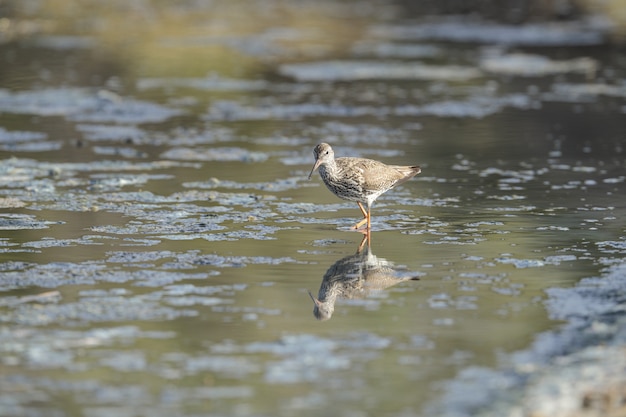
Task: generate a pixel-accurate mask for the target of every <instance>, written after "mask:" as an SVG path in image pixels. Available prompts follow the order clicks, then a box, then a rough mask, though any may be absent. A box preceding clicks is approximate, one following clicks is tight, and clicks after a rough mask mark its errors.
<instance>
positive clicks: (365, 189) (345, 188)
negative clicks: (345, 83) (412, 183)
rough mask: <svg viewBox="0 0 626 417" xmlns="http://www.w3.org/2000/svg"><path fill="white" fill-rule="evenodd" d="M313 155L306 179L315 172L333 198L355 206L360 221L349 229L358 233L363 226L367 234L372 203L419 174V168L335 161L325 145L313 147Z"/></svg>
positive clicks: (368, 161)
mask: <svg viewBox="0 0 626 417" xmlns="http://www.w3.org/2000/svg"><path fill="white" fill-rule="evenodd" d="M313 153H314V155H315V165H313V169H312V170H311V173H310V174H309V179H311V175H313V172H315V170H316V169H318V168H319V171H320V176H321V177H322V180H323V181H324V184H326V187H327V188H328V189H329V190H330V191H331V192H332V193H333V194H335V195H336V196H337V197H339V198H342V199H344V200H348V201H355V202H356V203H357V204H358V205H359V209H361V213H363V220H361V221H360V222H358V223H357V224H355V225H354V226H353V229H359V228H361V227H362V226H363V225H364V224H366V225H367V227H366V229H365V230H366V231H368V232H369V230H370V228H371V216H370V210H371V208H372V204H373V203H374V201H375V200H376V199H377V198H378V197H379V196H380V195H381V194H383V193H384V192H386V191H388V190H390V189H392V188H393V187H395V186H396V185H400V184H402V183H403V182H405V181H408V180H410V179H411V178H413V177H414V176H416V175H417V174H419V173H420V172H421V171H422V170H421V168H420V167H419V166H401V165H386V164H383V163H382V162H379V161H375V160H373V159H366V158H353V157H343V158H335V153H334V152H333V148H331V147H330V145H329V144H327V143H320V144H319V145H317V146H316V147H315V149H314V150H313ZM364 204H365V207H363V205H364Z"/></svg>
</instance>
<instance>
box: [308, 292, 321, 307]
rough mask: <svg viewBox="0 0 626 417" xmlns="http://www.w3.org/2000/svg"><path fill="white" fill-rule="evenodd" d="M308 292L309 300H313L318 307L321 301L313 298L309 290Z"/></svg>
mask: <svg viewBox="0 0 626 417" xmlns="http://www.w3.org/2000/svg"><path fill="white" fill-rule="evenodd" d="M308 293H309V297H311V300H313V302H314V303H315V305H316V306H318V307H319V306H320V305H322V302H321V301H320V300H318V299H317V298H315V297H314V296H313V294H311V291H308Z"/></svg>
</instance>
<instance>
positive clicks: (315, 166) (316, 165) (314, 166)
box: [308, 159, 321, 294]
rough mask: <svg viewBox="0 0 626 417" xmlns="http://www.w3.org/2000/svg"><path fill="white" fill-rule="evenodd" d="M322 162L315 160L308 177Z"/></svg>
mask: <svg viewBox="0 0 626 417" xmlns="http://www.w3.org/2000/svg"><path fill="white" fill-rule="evenodd" d="M320 163H321V162H320V160H319V159H316V160H315V164H314V165H313V169H312V170H311V172H310V173H309V178H308V179H311V175H313V173H314V172H315V170H316V169H317V168H318V167H319V166H320ZM309 294H310V293H309Z"/></svg>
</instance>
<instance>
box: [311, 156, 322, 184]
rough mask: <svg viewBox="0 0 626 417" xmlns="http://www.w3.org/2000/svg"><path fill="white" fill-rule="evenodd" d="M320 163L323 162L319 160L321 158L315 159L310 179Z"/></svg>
mask: <svg viewBox="0 0 626 417" xmlns="http://www.w3.org/2000/svg"><path fill="white" fill-rule="evenodd" d="M320 163H321V162H320V160H319V159H316V160H315V164H314V165H313V169H312V170H311V172H310V173H309V178H308V179H311V175H313V173H314V172H315V170H316V169H317V168H318V167H319V166H320Z"/></svg>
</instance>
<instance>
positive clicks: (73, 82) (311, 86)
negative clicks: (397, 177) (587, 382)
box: [0, 2, 626, 416]
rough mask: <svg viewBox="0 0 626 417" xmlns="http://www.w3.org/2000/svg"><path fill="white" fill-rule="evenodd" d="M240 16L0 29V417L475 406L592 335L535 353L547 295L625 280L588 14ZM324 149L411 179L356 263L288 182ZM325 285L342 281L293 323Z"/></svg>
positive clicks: (614, 137) (330, 210)
mask: <svg viewBox="0 0 626 417" xmlns="http://www.w3.org/2000/svg"><path fill="white" fill-rule="evenodd" d="M363 4H368V3H363ZM262 5H267V6H271V7H270V8H269V9H268V8H266V7H260V5H257V6H255V7H256V8H255V9H254V11H255V12H256V14H255V13H244V14H242V13H241V9H239V8H237V7H235V6H233V5H232V4H231V3H228V4H224V5H222V4H217V5H214V6H213V8H211V7H208V6H207V7H200V6H197V7H195V8H194V7H192V6H189V5H187V6H181V7H180V8H175V7H173V6H168V7H166V8H164V9H163V10H161V9H158V8H156V7H153V6H151V5H145V7H146V8H145V9H142V8H140V7H139V8H136V9H134V8H130V9H128V10H125V11H124V10H122V11H120V10H113V9H107V8H106V7H104V9H103V10H102V13H101V14H89V15H82V14H80V13H79V12H78V11H77V12H76V13H77V14H75V15H72V14H70V15H65V14H64V12H62V11H59V10H56V11H54V12H52V11H49V10H47V9H46V7H45V5H41V4H37V5H36V6H34V9H35V11H36V12H37V13H41V14H45V13H53V14H52V15H51V16H52V17H51V22H53V23H54V24H51V25H45V24H44V23H45V22H44V23H42V22H40V21H37V20H36V19H34V20H31V18H30V17H29V16H28V15H16V16H15V17H12V18H11V19H12V20H11V22H12V23H13V24H16V25H17V24H19V23H20V22H21V24H23V25H26V23H29V22H30V24H32V25H34V26H32V27H33V28H34V29H33V32H32V33H29V34H26V35H24V34H21V35H20V36H17V35H16V37H15V38H14V39H10V40H7V41H6V42H4V43H3V44H2V45H0V51H1V52H0V56H2V60H3V65H2V67H3V70H2V72H1V73H0V77H1V79H2V83H3V88H2V90H0V159H1V160H0V206H2V208H3V209H2V212H1V213H0V229H1V230H2V234H1V235H0V237H1V238H0V291H1V295H2V296H1V298H0V338H1V339H2V343H1V344H0V351H1V353H2V354H1V355H0V358H1V359H0V369H1V373H2V375H3V376H2V378H0V384H1V388H2V389H1V390H0V392H1V394H0V414H2V415H12V416H36V415H46V416H50V415H59V416H74V415H76V416H78V415H88V416H105V415H116V416H138V415H152V416H159V415H164V416H165V415H168V416H170V415H181V416H183V415H184V416H196V415H255V416H259V415H267V416H283V415H284V416H292V415H294V414H296V413H297V414H298V415H303V416H306V415H310V416H318V415H320V416H321V415H329V414H332V415H341V416H344V415H345V416H354V415H364V414H376V415H381V416H407V415H436V414H438V415H475V413H476V412H477V410H483V412H485V413H489V412H490V410H491V408H490V407H492V406H493V404H496V403H497V404H499V403H501V402H506V401H505V400H508V396H510V392H509V394H507V390H508V389H510V387H511V386H518V385H519V386H523V385H524V384H525V383H526V381H527V380H528V379H529V377H528V375H529V374H528V373H524V372H531V375H532V371H529V370H531V369H535V368H533V367H538V366H539V364H542V365H541V366H543V364H544V363H546V362H547V363H549V361H550V360H551V358H553V357H554V356H556V355H559V354H563V353H564V352H568V351H569V350H570V348H571V350H574V351H575V350H577V349H583V348H585V347H587V346H588V345H589V344H593V342H594V341H595V339H591V341H586V342H584V343H583V342H582V341H580V343H573V344H571V345H570V344H569V343H570V342H571V341H572V340H571V339H569V340H565V341H564V340H559V341H557V342H554V343H552V344H550V345H549V347H550V349H547V348H546V349H543V350H542V346H547V345H542V344H541V341H542V340H546V336H545V335H550V334H557V333H556V332H559V331H560V329H562V323H564V322H566V321H567V320H568V318H569V317H570V316H568V315H565V314H562V315H559V314H556V313H554V310H550V308H552V307H551V306H553V305H554V302H553V300H554V299H555V298H554V294H555V291H557V290H556V289H571V287H574V286H576V284H577V283H578V282H579V281H580V280H581V279H583V278H589V277H598V276H600V277H608V278H610V277H613V278H615V277H616V276H619V274H617V275H616V273H615V272H614V271H613V272H612V271H611V270H610V269H607V268H611V267H612V268H618V269H619V266H617V267H616V266H615V265H620V264H622V263H623V254H624V226H623V224H624V222H623V219H624V215H625V214H626V213H625V212H624V210H625V209H624V204H623V201H622V200H623V198H622V197H621V196H622V195H623V193H624V189H623V188H624V181H625V180H626V176H625V174H624V145H625V143H624V137H626V129H625V126H626V125H625V124H624V123H623V121H624V113H625V112H626V107H625V106H626V104H625V102H624V97H626V92H625V91H624V87H623V86H624V79H625V78H624V77H625V68H624V62H623V60H622V59H621V58H620V57H619V54H617V52H616V50H615V49H616V48H617V47H616V46H614V45H613V44H611V43H610V42H609V41H608V38H609V34H610V33H609V31H608V30H609V29H608V27H607V26H606V25H605V24H604V23H603V22H604V21H598V20H593V19H591V20H588V19H582V18H581V19H580V20H576V21H573V22H563V23H554V24H543V23H533V24H528V25H521V26H508V25H504V24H491V23H485V22H476V21H474V20H472V19H469V20H464V19H460V18H458V17H455V18H437V19H417V20H416V19H407V18H405V16H403V14H402V12H401V9H398V8H396V7H391V6H387V7H383V8H382V9H378V8H377V6H376V5H373V4H371V5H369V6H368V7H366V8H364V9H359V10H361V12H359V13H357V14H355V13H353V12H352V11H351V9H350V8H349V7H348V6H346V5H344V4H334V3H320V4H319V5H318V4H317V3H316V5H308V6H307V7H309V8H310V10H309V12H310V13H307V14H305V13H303V12H302V11H301V9H300V6H295V5H292V4H286V5H285V4H274V3H273V2H262ZM170 7H171V9H170ZM257 9H258V10H257ZM122 12H124V13H127V16H128V19H121V20H120V19H119V13H122ZM166 12H168V13H166ZM68 13H69V12H68ZM94 16H100V17H98V18H96V17H94ZM217 16H219V18H218V17H217ZM281 16H282V18H281ZM250 17H255V18H254V19H251V18H250ZM113 22H119V25H117V23H116V25H114V24H113ZM37 25H40V26H37ZM24 27H27V26H24ZM28 27H30V26H28ZM157 28H158V30H157ZM322 141H325V142H328V143H331V144H332V145H333V148H334V149H335V153H336V154H337V155H338V156H362V157H369V158H375V159H379V160H382V161H385V162H388V163H393V164H411V165H412V164H419V165H421V166H422V169H423V172H422V174H420V175H419V176H418V177H416V178H415V179H413V180H411V181H410V182H407V183H405V184H403V185H402V186H401V187H398V188H397V189H395V190H393V191H391V192H389V193H387V194H385V195H383V196H382V197H380V198H379V199H378V201H377V202H376V204H375V205H374V208H373V225H372V226H373V232H372V234H371V238H370V241H369V242H368V243H369V249H367V244H366V245H365V246H363V247H360V244H361V240H362V235H361V234H360V233H358V232H354V231H351V230H350V226H351V225H352V224H354V223H355V222H356V221H357V220H358V217H359V215H360V212H359V210H358V208H357V207H356V205H354V204H353V203H349V202H344V201H342V200H339V199H337V198H336V197H335V196H333V195H332V194H331V193H329V192H328V190H327V189H326V188H325V187H324V186H323V184H322V183H321V179H320V178H319V176H317V174H316V175H315V176H314V177H313V178H312V180H310V181H309V180H307V175H308V173H309V171H310V169H311V166H312V164H313V159H312V158H313V156H312V149H313V147H314V146H315V145H316V144H317V143H319V142H322ZM342 268H343V269H342ZM342 271H345V272H342ZM329 274H330V275H333V276H335V277H337V280H338V282H340V283H341V284H343V285H345V286H348V287H351V288H355V287H357V288H359V290H358V291H356V292H354V291H353V292H351V293H350V295H349V296H345V297H338V298H337V299H336V300H335V302H334V304H333V307H334V308H333V311H332V314H331V315H330V317H324V318H326V320H317V319H316V317H315V315H314V311H313V310H314V302H313V301H312V300H311V298H310V296H309V294H308V292H309V291H310V292H311V293H312V294H314V296H318V292H319V290H320V287H321V286H322V285H323V279H324V277H325V275H327V276H328V275H329ZM342 276H343V278H341V277H342ZM381 276H384V277H385V279H387V281H385V285H380V286H378V287H376V285H375V281H374V278H372V277H381ZM368 278H369V279H370V280H369V281H368ZM409 278H416V279H409ZM393 280H397V281H393ZM607 282H612V281H611V279H607ZM359 286H362V287H359ZM360 288H364V289H360ZM559 294H561V293H559ZM562 294H565V295H562V296H563V297H564V298H563V299H564V300H570V301H571V300H574V301H571V302H572V303H573V304H574V305H576V302H575V300H576V298H572V297H575V296H574V295H572V294H575V293H574V292H572V293H562ZM551 303H552V304H551ZM546 305H548V306H549V307H550V308H547V307H546ZM581 305H582V304H581ZM584 314H585V315H587V316H589V317H591V314H592V313H591V312H589V311H586V310H585V312H584ZM607 340H609V341H611V340H613V339H612V338H610V337H608V336H607ZM611 343H612V342H611ZM574 345H575V346H576V348H575V349H574ZM548 350H549V352H548ZM514 352H517V356H515V355H513V353H514ZM519 352H529V353H528V354H527V355H526V356H524V357H523V360H522V359H519V358H520V357H522V356H523V355H521V354H519ZM512 358H518V359H512ZM502 369H513V370H512V371H511V373H509V375H513V374H515V375H517V377H515V378H513V377H511V378H509V379H502V378H501V374H499V373H498V372H499V370H502ZM479 370H480V371H479ZM468 375H469V377H468ZM466 380H469V381H470V382H469V383H470V385H471V384H472V383H474V384H484V385H485V386H487V385H488V386H489V390H488V394H489V396H487V395H485V396H483V397H481V396H478V397H476V398H467V395H465V394H464V393H463V392H467V389H465V391H464V390H463V389H455V387H458V386H461V387H464V385H463V384H462V383H463V381H466ZM459 384H460V385H459ZM465 388H466V386H465ZM486 391H487V390H486ZM507 409H508V408H507ZM433 413H434V414H433Z"/></svg>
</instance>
